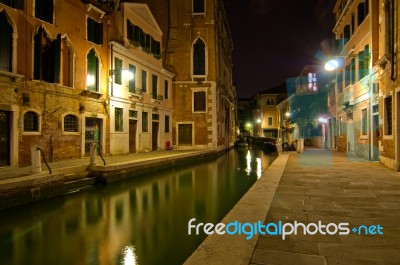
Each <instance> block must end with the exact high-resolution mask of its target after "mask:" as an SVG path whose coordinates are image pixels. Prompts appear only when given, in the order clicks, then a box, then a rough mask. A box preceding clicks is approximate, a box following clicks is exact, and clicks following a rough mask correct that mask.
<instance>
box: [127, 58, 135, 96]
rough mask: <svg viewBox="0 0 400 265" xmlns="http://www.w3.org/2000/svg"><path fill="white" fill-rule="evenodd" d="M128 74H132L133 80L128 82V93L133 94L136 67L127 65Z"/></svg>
mask: <svg viewBox="0 0 400 265" xmlns="http://www.w3.org/2000/svg"><path fill="white" fill-rule="evenodd" d="M128 68H129V72H131V73H132V74H133V78H132V79H131V80H129V92H131V93H135V92H136V67H135V66H134V65H131V64H130V65H129V66H128Z"/></svg>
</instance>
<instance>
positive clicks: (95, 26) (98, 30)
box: [87, 17, 103, 45]
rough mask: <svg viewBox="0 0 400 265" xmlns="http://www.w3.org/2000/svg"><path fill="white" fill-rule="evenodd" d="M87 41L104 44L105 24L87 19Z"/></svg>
mask: <svg viewBox="0 0 400 265" xmlns="http://www.w3.org/2000/svg"><path fill="white" fill-rule="evenodd" d="M87 39H88V41H91V42H93V43H96V44H99V45H101V44H103V23H101V22H97V21H95V20H94V19H92V18H90V17H88V18H87Z"/></svg>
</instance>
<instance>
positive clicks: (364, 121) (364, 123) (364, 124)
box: [361, 109, 368, 135]
mask: <svg viewBox="0 0 400 265" xmlns="http://www.w3.org/2000/svg"><path fill="white" fill-rule="evenodd" d="M367 128H368V127H367V109H363V110H361V134H362V135H367Z"/></svg>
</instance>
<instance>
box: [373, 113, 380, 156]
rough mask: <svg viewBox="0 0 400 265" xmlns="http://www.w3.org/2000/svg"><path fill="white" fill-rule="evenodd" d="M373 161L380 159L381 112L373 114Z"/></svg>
mask: <svg viewBox="0 0 400 265" xmlns="http://www.w3.org/2000/svg"><path fill="white" fill-rule="evenodd" d="M371 151H372V161H378V160H379V113H378V114H373V115H372V150H371Z"/></svg>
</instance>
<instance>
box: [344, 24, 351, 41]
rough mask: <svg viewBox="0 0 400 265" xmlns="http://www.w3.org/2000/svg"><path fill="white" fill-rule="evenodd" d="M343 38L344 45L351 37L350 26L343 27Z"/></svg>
mask: <svg viewBox="0 0 400 265" xmlns="http://www.w3.org/2000/svg"><path fill="white" fill-rule="evenodd" d="M343 35H344V36H343V37H344V40H343V41H344V44H346V43H347V42H348V41H349V39H350V36H351V28H350V25H346V26H345V27H344V29H343Z"/></svg>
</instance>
